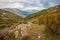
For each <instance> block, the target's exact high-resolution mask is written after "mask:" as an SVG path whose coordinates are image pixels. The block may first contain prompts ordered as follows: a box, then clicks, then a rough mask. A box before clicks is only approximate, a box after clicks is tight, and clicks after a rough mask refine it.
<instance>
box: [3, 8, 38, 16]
mask: <svg viewBox="0 0 60 40" xmlns="http://www.w3.org/2000/svg"><path fill="white" fill-rule="evenodd" d="M4 10H6V11H9V12H12V13H15V14H18V15H20V16H23V17H26V16H28V15H30V14H31V13H34V12H36V11H38V10H28V11H26V10H25V11H24V10H20V9H18V8H5V9H4Z"/></svg>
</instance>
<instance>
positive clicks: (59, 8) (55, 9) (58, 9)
mask: <svg viewBox="0 0 60 40" xmlns="http://www.w3.org/2000/svg"><path fill="white" fill-rule="evenodd" d="M53 12H60V5H57V6H53V7H50V8H48V9H43V10H41V11H38V12H36V13H33V14H31V15H28V16H27V17H26V18H27V19H30V18H34V17H37V16H40V15H43V14H48V13H53Z"/></svg>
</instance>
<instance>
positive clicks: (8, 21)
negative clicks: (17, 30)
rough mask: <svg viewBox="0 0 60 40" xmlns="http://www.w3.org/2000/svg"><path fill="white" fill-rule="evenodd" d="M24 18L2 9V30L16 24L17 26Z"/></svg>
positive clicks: (0, 18) (0, 17) (0, 24)
mask: <svg viewBox="0 0 60 40" xmlns="http://www.w3.org/2000/svg"><path fill="white" fill-rule="evenodd" d="M22 19H23V18H22V17H21V16H18V15H16V14H13V13H11V12H8V11H5V10H3V9H0V29H1V28H6V27H11V26H12V25H14V24H17V23H18V22H19V21H22Z"/></svg>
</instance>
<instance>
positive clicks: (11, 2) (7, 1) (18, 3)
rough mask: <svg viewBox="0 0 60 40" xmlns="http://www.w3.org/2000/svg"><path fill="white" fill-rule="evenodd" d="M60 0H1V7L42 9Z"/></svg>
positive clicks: (58, 2)
mask: <svg viewBox="0 0 60 40" xmlns="http://www.w3.org/2000/svg"><path fill="white" fill-rule="evenodd" d="M59 4H60V0H0V8H18V9H20V10H27V11H29V10H42V9H45V8H48V7H51V6H55V5H59Z"/></svg>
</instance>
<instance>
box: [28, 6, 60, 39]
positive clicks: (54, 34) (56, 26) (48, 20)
mask: <svg viewBox="0 0 60 40" xmlns="http://www.w3.org/2000/svg"><path fill="white" fill-rule="evenodd" d="M27 19H29V21H30V22H33V23H35V24H39V25H41V24H44V25H46V28H45V29H46V30H45V32H46V33H45V34H46V40H48V39H49V40H59V39H60V37H59V35H60V5H58V6H55V7H50V8H48V9H44V10H42V11H39V12H37V13H35V14H31V15H30V16H28V17H27Z"/></svg>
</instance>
